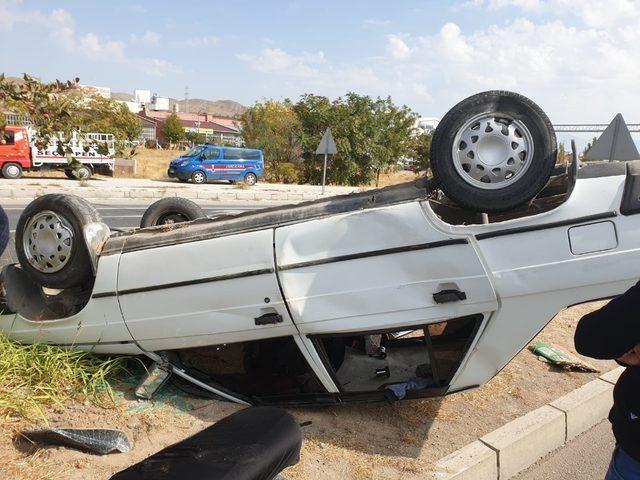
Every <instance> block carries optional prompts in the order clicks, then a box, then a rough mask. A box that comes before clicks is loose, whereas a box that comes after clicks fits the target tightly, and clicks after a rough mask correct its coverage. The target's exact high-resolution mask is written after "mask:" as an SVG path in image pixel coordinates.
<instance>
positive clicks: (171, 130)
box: [160, 113, 184, 144]
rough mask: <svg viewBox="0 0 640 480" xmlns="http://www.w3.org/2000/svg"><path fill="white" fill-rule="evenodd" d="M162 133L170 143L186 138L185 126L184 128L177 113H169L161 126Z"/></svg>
mask: <svg viewBox="0 0 640 480" xmlns="http://www.w3.org/2000/svg"><path fill="white" fill-rule="evenodd" d="M160 133H162V136H163V137H164V138H165V140H167V141H168V142H169V143H170V144H172V143H177V142H179V141H180V140H184V128H182V123H180V119H179V118H178V115H176V114H175V113H172V114H171V115H169V116H168V117H167V119H166V120H165V121H164V123H163V124H162V127H160Z"/></svg>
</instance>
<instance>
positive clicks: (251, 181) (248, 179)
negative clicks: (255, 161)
mask: <svg viewBox="0 0 640 480" xmlns="http://www.w3.org/2000/svg"><path fill="white" fill-rule="evenodd" d="M256 183H258V176H257V175H256V174H255V173H251V172H249V173H247V174H246V175H245V176H244V184H245V185H249V186H253V185H255V184H256Z"/></svg>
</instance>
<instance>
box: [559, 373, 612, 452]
mask: <svg viewBox="0 0 640 480" xmlns="http://www.w3.org/2000/svg"><path fill="white" fill-rule="evenodd" d="M549 405H551V406H552V407H555V408H557V409H558V410H560V411H562V412H564V414H565V415H566V417H567V441H569V440H572V439H573V438H575V437H577V436H578V435H580V434H581V433H583V432H586V431H587V430H589V429H590V428H591V427H593V426H594V425H595V424H597V423H598V422H600V421H602V420H603V419H605V418H607V415H608V414H609V410H611V407H612V406H613V385H612V384H611V383H608V382H605V381H604V380H600V379H596V380H593V381H592V382H589V383H587V384H586V385H583V386H582V387H580V388H576V389H575V390H573V391H572V392H570V393H568V394H567V395H565V396H564V397H560V398H558V399H557V400H554V401H553V402H551V403H550V404H549Z"/></svg>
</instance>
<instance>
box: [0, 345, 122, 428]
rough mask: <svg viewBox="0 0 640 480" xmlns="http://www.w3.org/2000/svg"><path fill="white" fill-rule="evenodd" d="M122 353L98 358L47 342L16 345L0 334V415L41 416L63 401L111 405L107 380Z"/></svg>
mask: <svg viewBox="0 0 640 480" xmlns="http://www.w3.org/2000/svg"><path fill="white" fill-rule="evenodd" d="M123 370H124V360H123V359H122V358H116V359H113V358H107V359H105V358H100V357H97V356H96V355H94V354H92V353H90V352H86V351H81V350H74V349H65V348H61V347H56V346H52V345H45V344H33V345H22V344H19V343H17V342H15V341H13V340H11V339H9V338H8V337H7V336H6V335H3V334H0V414H2V415H3V416H7V415H8V416H13V417H22V418H26V419H34V417H36V416H37V417H39V418H41V419H43V420H45V421H46V408H47V407H49V406H53V405H63V404H64V403H65V401H67V400H80V401H83V400H89V401H90V402H93V403H94V404H97V405H100V406H109V405H113V400H114V394H113V390H112V389H111V386H110V385H109V379H110V378H112V377H113V376H114V375H116V374H117V373H119V372H121V371H123Z"/></svg>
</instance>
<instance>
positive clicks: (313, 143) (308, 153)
mask: <svg viewBox="0 0 640 480" xmlns="http://www.w3.org/2000/svg"><path fill="white" fill-rule="evenodd" d="M294 109H295V111H296V112H297V113H298V116H299V117H300V121H301V123H302V129H303V136H302V148H303V158H304V159H305V164H304V168H303V177H304V180H305V181H308V182H311V183H319V182H320V181H321V178H322V165H321V162H319V161H318V157H317V156H316V155H315V149H316V147H317V145H318V142H319V141H320V139H321V138H322V134H323V133H324V131H325V130H326V128H327V127H331V132H332V133H333V136H334V139H335V141H336V146H337V148H338V154H337V155H332V156H331V159H330V163H329V166H328V168H327V181H328V183H335V184H352V185H353V184H364V183H369V182H370V181H371V180H373V179H374V178H375V179H376V181H377V180H379V176H380V173H381V172H383V171H388V170H391V169H393V168H395V165H396V164H397V161H398V160H399V159H400V158H401V157H403V156H408V155H410V153H411V151H412V150H411V148H412V142H411V133H412V129H413V124H414V122H415V118H416V115H415V114H414V113H413V112H411V110H410V109H409V108H407V107H405V106H403V107H397V106H396V105H395V104H394V103H393V102H392V100H391V98H389V97H387V98H376V99H372V98H371V97H368V96H363V95H358V94H356V93H351V92H350V93H347V94H346V95H345V96H344V97H340V98H338V99H336V100H334V101H333V102H331V101H330V100H329V99H328V98H326V97H322V96H317V95H312V94H306V95H303V96H302V97H301V99H300V100H299V101H298V103H296V104H295V106H294Z"/></svg>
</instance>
